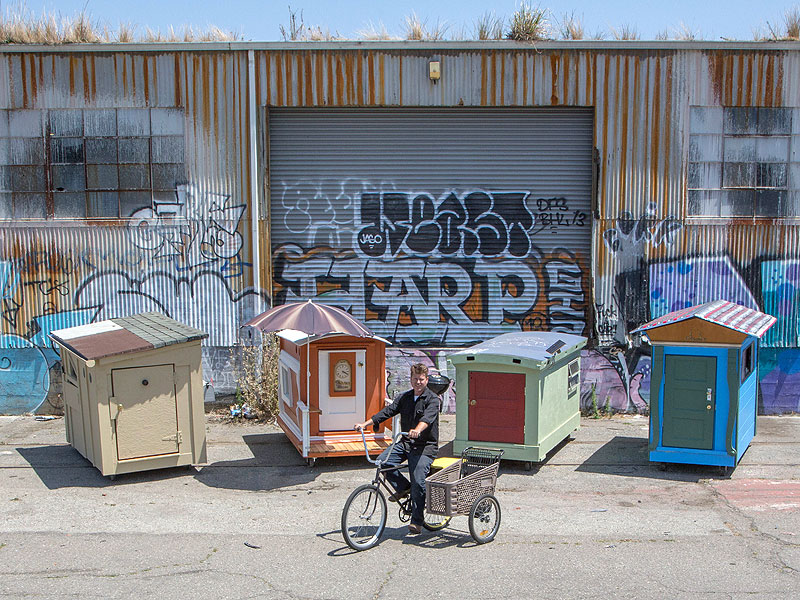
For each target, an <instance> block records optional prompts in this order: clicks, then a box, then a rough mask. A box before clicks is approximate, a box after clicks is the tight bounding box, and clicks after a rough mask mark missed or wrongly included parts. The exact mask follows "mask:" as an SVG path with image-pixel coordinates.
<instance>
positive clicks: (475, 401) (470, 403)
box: [469, 400, 478, 406]
mask: <svg viewBox="0 0 800 600" xmlns="http://www.w3.org/2000/svg"><path fill="white" fill-rule="evenodd" d="M477 403H478V401H477V400H470V401H469V405H470V406H475V405H476V404H477Z"/></svg>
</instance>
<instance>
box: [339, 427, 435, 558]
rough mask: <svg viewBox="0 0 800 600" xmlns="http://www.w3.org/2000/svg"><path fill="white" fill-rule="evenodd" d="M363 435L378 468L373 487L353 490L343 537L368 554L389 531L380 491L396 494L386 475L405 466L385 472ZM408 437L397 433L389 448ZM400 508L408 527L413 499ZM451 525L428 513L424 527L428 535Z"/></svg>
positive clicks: (400, 503)
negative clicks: (386, 529)
mask: <svg viewBox="0 0 800 600" xmlns="http://www.w3.org/2000/svg"><path fill="white" fill-rule="evenodd" d="M360 431H361V439H362V441H363V442H364V453H365V454H366V456H367V460H368V461H369V462H371V463H372V464H374V465H375V477H374V478H373V480H372V483H367V484H364V485H362V486H359V487H357V488H356V489H355V490H353V492H352V493H351V494H350V496H349V497H348V498H347V502H345V504H344V509H343V510H342V535H343V536H344V541H345V542H347V545H348V546H350V547H351V548H352V549H353V550H359V551H360V550H368V549H369V548H372V547H373V546H374V545H375V544H377V543H378V542H379V541H380V538H381V536H382V535H383V531H384V529H385V528H386V517H387V513H388V508H387V505H386V497H385V496H384V494H383V491H381V488H383V489H385V490H386V491H387V492H388V493H389V494H393V493H394V489H393V488H392V486H391V485H390V484H389V483H388V482H387V481H386V473H389V472H391V471H397V470H399V469H402V468H404V467H405V465H400V466H397V467H390V468H383V463H382V461H381V460H380V459H379V458H377V459H375V460H373V459H372V458H370V456H369V452H368V451H367V439H366V436H365V435H364V430H363V429H361V430H360ZM405 436H408V432H405V431H402V432H400V433H398V434H397V435H396V436H395V437H394V439H393V440H392V444H391V446H389V447H390V448H393V447H394V445H395V444H397V443H398V442H399V441H400V439H401V438H402V437H405ZM397 504H398V517H399V519H400V521H401V522H403V523H407V522H408V521H409V520H410V519H411V496H410V495H408V496H406V497H405V498H400V499H399V500H398V503H397ZM449 522H450V517H449V516H444V515H436V514H429V513H427V512H426V513H425V517H424V521H423V523H422V526H423V527H424V528H425V529H427V530H428V531H439V530H440V529H443V528H444V527H446V526H447V524H448V523H449Z"/></svg>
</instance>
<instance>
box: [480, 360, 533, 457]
mask: <svg viewBox="0 0 800 600" xmlns="http://www.w3.org/2000/svg"><path fill="white" fill-rule="evenodd" d="M468 397H469V439H470V440H473V441H476V442H505V443H508V444H523V443H524V442H525V375H523V374H521V373H489V372H483V371H471V372H470V374H469V394H468Z"/></svg>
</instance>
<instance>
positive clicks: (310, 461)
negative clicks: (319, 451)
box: [306, 457, 317, 467]
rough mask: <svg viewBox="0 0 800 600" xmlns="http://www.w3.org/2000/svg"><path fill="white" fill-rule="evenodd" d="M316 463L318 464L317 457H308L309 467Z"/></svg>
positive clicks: (307, 463)
mask: <svg viewBox="0 0 800 600" xmlns="http://www.w3.org/2000/svg"><path fill="white" fill-rule="evenodd" d="M315 464H317V459H316V458H314V457H309V458H307V459H306V465H308V466H309V467H313V466H314V465H315Z"/></svg>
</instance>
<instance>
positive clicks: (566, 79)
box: [561, 52, 575, 104]
mask: <svg viewBox="0 0 800 600" xmlns="http://www.w3.org/2000/svg"><path fill="white" fill-rule="evenodd" d="M569 56H570V53H569V52H564V53H563V54H562V55H561V62H562V63H563V64H562V66H561V83H562V85H563V88H562V90H561V99H562V103H563V104H569V103H570V101H569V100H570V99H569V96H570V92H571V91H573V90H575V86H574V85H571V84H572V77H571V74H570V59H569Z"/></svg>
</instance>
